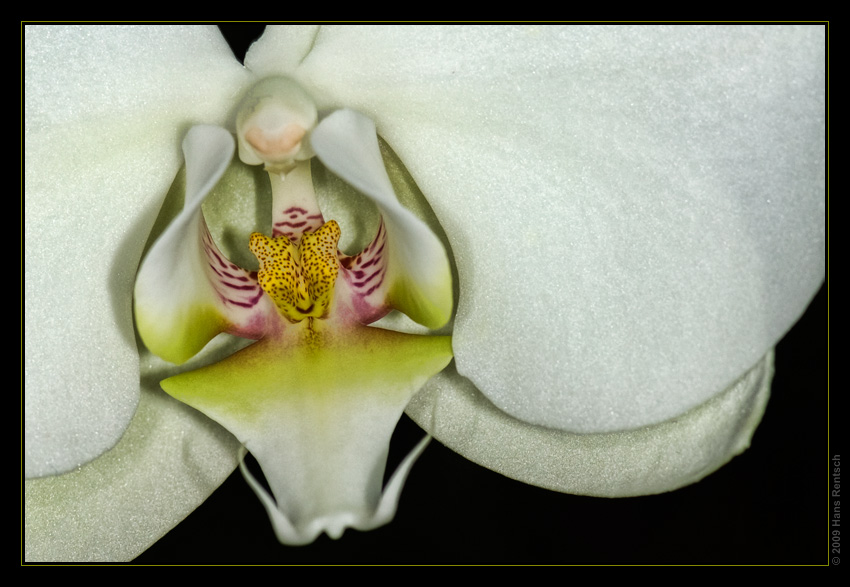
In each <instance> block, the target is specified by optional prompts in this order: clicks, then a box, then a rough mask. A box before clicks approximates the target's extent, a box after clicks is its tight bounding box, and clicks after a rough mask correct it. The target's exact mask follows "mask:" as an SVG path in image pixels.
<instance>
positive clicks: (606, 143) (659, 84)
mask: <svg viewBox="0 0 850 587" xmlns="http://www.w3.org/2000/svg"><path fill="white" fill-rule="evenodd" d="M287 32H288V31H286V30H284V31H281V33H280V34H281V35H285V34H287ZM271 33H272V34H274V32H273V31H272V32H271ZM267 34H268V33H267ZM298 42H303V41H302V40H299V41H298ZM312 43H313V45H312V49H310V52H309V54H308V55H307V56H306V57H305V58H303V59H302V60H301V61H300V64H299V66H298V67H297V68H296V69H295V70H294V75H295V77H296V78H297V79H299V80H300V81H302V83H304V84H305V85H306V87H307V89H308V90H310V91H311V92H312V93H313V94H314V95H315V96H316V98H317V100H319V102H320V105H322V106H325V107H340V106H346V107H350V108H354V109H358V110H360V111H362V112H364V113H365V114H367V115H369V116H371V117H373V118H374V120H375V121H376V123H377V127H378V130H379V133H380V134H381V135H382V136H383V137H384V138H385V139H386V140H387V142H388V143H389V144H390V146H391V147H392V148H393V149H394V150H395V151H396V152H397V153H398V155H399V156H400V158H401V159H402V161H404V163H405V164H406V165H407V167H408V169H409V170H410V172H411V174H412V175H413V177H414V178H415V179H416V181H417V183H418V184H419V187H420V188H422V191H423V192H424V193H425V195H426V197H427V198H428V200H429V202H430V203H431V205H432V206H433V207H434V210H435V212H436V214H437V216H438V217H439V219H440V221H441V222H442V224H443V226H444V228H445V229H446V233H447V234H448V236H449V240H450V241H451V244H452V248H453V250H454V254H455V258H456V261H457V265H458V270H459V274H460V280H461V283H460V304H459V307H458V314H457V319H456V322H455V331H454V341H455V342H454V346H455V352H456V361H457V366H458V372H459V373H461V374H462V375H465V376H467V377H468V378H469V379H470V380H471V381H472V382H473V383H474V384H475V385H476V386H477V387H478V388H479V389H480V390H481V391H482V392H483V393H484V394H485V395H486V396H487V397H488V398H489V399H490V400H491V401H492V402H493V403H494V404H495V405H496V406H498V407H499V408H500V409H502V410H505V411H506V412H508V413H510V414H512V415H514V416H516V417H518V418H521V419H524V420H526V421H529V422H533V423H537V424H543V425H547V426H551V427H557V428H560V429H563V430H569V431H573V432H604V431H616V430H625V429H630V428H634V427H639V426H643V425H647V424H655V423H658V422H662V421H664V420H666V419H669V418H672V417H675V416H677V415H680V414H682V413H684V412H686V411H687V410H689V409H691V408H693V407H694V406H696V405H698V404H700V403H702V402H704V401H706V400H708V399H709V398H710V397H712V396H713V395H714V394H716V393H718V391H719V390H722V389H724V388H726V387H727V386H728V385H730V384H731V383H732V382H733V381H735V380H736V379H737V378H738V377H739V376H740V375H741V374H742V373H743V372H745V371H746V370H747V369H748V368H749V367H750V366H751V365H753V364H754V363H755V362H756V361H758V360H759V358H760V357H761V356H762V355H764V354H765V353H766V352H767V351H768V350H769V349H770V348H771V347H772V346H773V345H774V344H775V343H776V341H777V340H778V339H779V338H780V337H781V336H782V334H783V333H784V332H785V331H787V329H788V328H789V327H790V325H791V324H793V322H794V321H795V320H796V319H797V317H799V315H800V314H801V313H802V311H803V309H804V308H805V307H806V304H807V303H808V302H809V300H810V299H811V297H812V295H814V292H815V291H816V290H817V287H818V286H819V284H820V283H821V282H822V280H823V275H824V161H825V159H824V157H825V148H824V28H823V27H822V26H804V27H790V26H779V27H778V26H764V27H741V26H728V27H716V26H707V27H681V26H671V27H646V26H636V27H586V26H578V27H569V26H566V27H560V26H559V27H549V26H516V27H502V26H498V27H495V26H478V27H427V26H417V27H407V26H405V27H384V26H382V27H377V28H374V29H364V28H363V27H323V28H322V29H321V30H320V31H319V32H318V34H317V35H316V37H315V39H313V40H312ZM295 45H297V43H295V44H294V45H293V46H295ZM291 52H292V53H298V52H299V51H297V50H294V51H291ZM269 55H270V53H269V52H262V55H256V56H255V55H254V54H253V51H252V52H251V53H249V56H248V59H247V60H246V63H247V64H248V65H249V66H251V67H252V68H254V70H255V71H258V72H260V73H263V74H267V73H280V72H287V71H289V68H290V67H291V63H284V62H279V61H275V60H274V59H273V58H270V57H269Z"/></svg>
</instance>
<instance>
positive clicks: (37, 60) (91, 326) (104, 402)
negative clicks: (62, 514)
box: [24, 25, 247, 477]
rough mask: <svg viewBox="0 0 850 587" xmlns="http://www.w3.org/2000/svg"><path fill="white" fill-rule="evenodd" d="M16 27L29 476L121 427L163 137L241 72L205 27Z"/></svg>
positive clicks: (173, 156)
mask: <svg viewBox="0 0 850 587" xmlns="http://www.w3.org/2000/svg"><path fill="white" fill-rule="evenodd" d="M24 32H25V38H24V64H25V69H26V76H25V79H24V84H25V85H24V95H25V102H26V103H25V111H26V124H25V129H24V132H25V137H24V140H25V143H26V149H25V151H24V170H25V171H24V172H25V181H24V183H25V205H26V222H25V226H24V241H25V247H24V254H25V263H24V284H25V285H24V288H25V292H24V295H25V300H26V313H25V325H24V328H25V331H26V337H25V341H24V345H25V347H24V360H25V366H24V370H25V374H26V378H25V406H24V418H25V420H24V431H25V438H24V445H25V463H24V464H25V472H26V476H27V477H34V476H42V475H50V474H56V473H60V472H65V471H70V470H73V469H75V468H77V467H79V466H80V465H81V464H82V463H85V462H87V461H89V460H91V459H93V458H94V457H96V456H98V455H99V454H101V453H102V452H104V451H105V450H107V449H109V448H110V447H112V446H113V445H114V444H115V443H116V442H117V441H118V439H119V438H120V436H121V434H122V433H123V432H124V430H125V428H126V427H127V425H128V423H129V420H130V418H131V416H132V414H133V412H134V410H135V408H136V404H137V402H138V397H139V384H138V353H137V351H136V348H135V337H134V333H133V327H132V320H131V319H130V318H129V316H130V301H129V300H130V298H131V295H130V293H131V291H132V282H133V274H134V269H135V267H136V266H137V264H138V260H139V258H140V257H141V253H142V247H143V244H144V242H145V237H146V235H147V234H148V233H149V231H150V226H151V224H152V223H153V220H154V216H155V214H156V209H155V206H156V205H157V203H158V202H159V201H160V199H161V197H162V194H163V193H165V192H166V191H167V189H168V185H169V183H170V182H171V181H172V179H173V178H174V175H175V173H176V172H177V170H178V167H179V157H178V156H177V145H176V143H175V137H178V136H180V134H181V131H184V129H185V125H186V124H187V123H190V122H192V121H194V120H198V119H199V118H201V119H205V120H207V121H210V122H217V123H220V122H223V121H224V118H225V117H226V115H227V108H228V106H227V105H228V104H229V101H230V96H231V95H232V93H233V92H234V90H235V88H236V87H238V86H239V84H241V83H243V80H244V79H245V78H246V76H247V74H246V72H245V71H244V70H243V69H242V68H241V66H240V65H239V64H238V63H237V62H236V61H235V60H234V59H233V57H232V54H231V53H230V49H229V48H228V47H227V45H226V43H224V41H223V40H222V39H221V36H220V35H219V33H218V31H217V30H216V29H215V28H212V27H143V26H127V27H102V26H94V27H85V26H52V25H51V26H32V25H28V26H26V27H25V31H24ZM140 47H143V48H145V50H140V49H139V48H140ZM164 88H167V89H168V91H163V89H164ZM57 239H58V240H57ZM57 284H61V286H59V289H57V287H58V286H57Z"/></svg>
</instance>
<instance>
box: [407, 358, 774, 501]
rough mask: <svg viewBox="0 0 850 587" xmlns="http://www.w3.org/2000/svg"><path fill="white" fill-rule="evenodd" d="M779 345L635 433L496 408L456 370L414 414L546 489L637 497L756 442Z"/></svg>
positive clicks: (465, 448)
mask: <svg viewBox="0 0 850 587" xmlns="http://www.w3.org/2000/svg"><path fill="white" fill-rule="evenodd" d="M772 378H773V353H772V352H771V353H769V354H768V355H767V356H766V357H765V358H764V359H762V360H761V361H759V363H758V364H757V365H756V366H755V367H753V368H752V369H751V370H750V371H749V372H748V373H747V374H746V375H744V377H742V378H741V379H740V380H739V381H737V382H736V383H735V384H734V385H733V386H731V387H730V388H729V389H727V390H726V391H724V392H723V393H721V394H719V395H718V396H716V397H714V398H712V399H711V400H710V401H708V402H706V403H705V404H704V405H702V406H699V407H697V408H695V409H693V410H691V411H689V412H688V413H686V414H684V415H683V416H680V417H678V418H676V419H675V420H671V421H669V422H664V423H662V424H657V425H655V426H647V427H645V428H641V429H638V430H630V431H627V432H609V433H601V434H572V433H569V432H560V431H557V430H552V429H549V428H542V427H540V426H530V425H528V424H526V423H524V422H522V421H520V420H517V419H516V418H512V417H511V416H509V415H507V414H505V413H504V412H502V411H501V410H499V409H497V408H496V407H495V406H494V405H493V404H492V403H491V402H490V401H488V400H487V398H485V397H484V396H483V395H481V393H480V392H479V391H478V390H477V389H475V386H474V385H472V384H471V383H470V382H469V381H468V380H464V378H462V377H461V376H459V375H458V374H457V373H456V372H454V371H453V370H449V369H447V370H446V371H444V372H443V373H440V374H439V375H437V376H436V377H434V378H433V379H432V380H431V381H429V382H428V384H427V385H426V387H425V388H424V389H423V391H422V392H421V393H420V394H419V395H417V396H416V397H415V398H414V400H413V401H412V402H411V403H410V405H409V406H408V407H407V410H406V411H407V414H408V415H409V416H411V417H412V418H413V419H414V420H415V421H416V422H417V423H418V424H419V425H420V426H422V427H423V428H425V429H426V430H429V431H430V432H431V433H432V434H433V435H434V437H435V438H436V439H437V440H439V441H440V442H442V443H443V444H445V445H447V446H449V447H450V448H452V449H453V450H455V451H456V452H458V453H460V454H461V455H463V456H465V457H466V458H468V459H470V460H471V461H473V462H476V463H478V464H480V465H483V466H485V467H487V468H488V469H492V470H494V471H497V472H499V473H502V474H503V475H507V476H508V477H511V478H513V479H518V480H521V481H524V482H525V483H531V484H533V485H537V486H540V487H545V488H547V489H553V490H556V491H562V492H565V493H573V494H576V495H593V496H597V497H629V496H635V495H651V494H654V493H663V492H665V491H672V490H674V489H678V488H679V487H683V486H685V485H689V484H691V483H695V482H697V481H699V480H700V479H702V478H703V477H705V476H706V475H709V474H710V473H713V472H714V471H715V470H716V469H718V468H719V467H721V466H723V465H725V464H726V463H727V462H728V461H729V460H730V459H731V458H732V457H734V456H735V455H737V454H739V453H741V452H743V451H744V450H746V449H747V447H749V445H750V438H751V437H752V435H753V432H755V429H756V426H757V425H758V423H759V422H760V421H761V417H762V414H763V413H764V409H765V406H766V405H767V400H768V398H769V396H770V382H771V380H772Z"/></svg>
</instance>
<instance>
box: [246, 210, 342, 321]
mask: <svg viewBox="0 0 850 587" xmlns="http://www.w3.org/2000/svg"><path fill="white" fill-rule="evenodd" d="M340 234H341V232H340V229H339V225H338V224H337V223H336V221H334V220H331V221H330V222H328V223H326V224H325V225H324V226H322V227H321V228H319V229H318V230H316V231H315V232H313V233H308V234H304V235H303V236H302V237H301V241H300V242H299V243H298V244H295V243H293V242H291V241H290V240H289V239H288V238H287V237H285V236H279V237H268V236H265V235H263V234H260V233H258V232H255V233H253V234H252V235H251V240H250V242H249V247H250V248H251V252H252V253H254V256H255V257H257V260H259V262H260V269H259V271H258V272H257V280H258V281H259V283H260V287H262V288H263V291H265V292H266V293H267V294H268V295H269V296H270V297H271V298H272V300H274V303H275V305H276V306H277V308H278V311H279V312H280V313H281V314H282V315H283V316H284V317H285V318H286V319H287V320H289V321H290V322H300V321H301V320H304V319H305V318H323V317H324V316H325V315H326V314H327V312H328V308H329V307H330V305H331V302H332V301H333V293H334V283H335V282H336V278H337V275H338V274H339V265H338V263H337V257H336V251H337V243H338V242H339V237H340Z"/></svg>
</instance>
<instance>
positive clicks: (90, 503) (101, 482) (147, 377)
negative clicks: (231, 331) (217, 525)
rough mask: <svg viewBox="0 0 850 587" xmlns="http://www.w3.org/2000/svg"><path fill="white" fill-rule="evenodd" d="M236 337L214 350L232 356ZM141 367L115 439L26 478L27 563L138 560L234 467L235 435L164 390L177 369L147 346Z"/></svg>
mask: <svg viewBox="0 0 850 587" xmlns="http://www.w3.org/2000/svg"><path fill="white" fill-rule="evenodd" d="M231 342H232V341H228V340H224V339H220V340H217V342H216V343H214V345H213V347H214V348H210V349H208V351H210V352H212V353H218V354H219V355H220V356H226V355H227V354H230V353H231V352H233V350H234V348H233V347H232V346H231ZM212 358H214V354H208V356H207V360H210V359H212ZM141 364H142V371H143V373H142V391H141V399H140V401H139V407H138V410H137V411H136V414H135V416H134V418H133V420H132V422H131V424H130V427H129V428H128V429H127V432H126V433H125V434H124V436H123V437H122V438H121V440H120V442H119V443H118V445H117V446H116V447H115V448H113V449H112V450H110V451H109V452H107V453H106V454H105V455H103V456H102V457H100V458H99V459H95V460H94V461H92V462H91V463H88V464H86V465H83V466H82V467H80V468H79V469H78V470H76V471H73V472H71V473H67V474H65V475H56V476H53V477H45V478H42V479H29V480H27V482H26V487H25V493H24V497H25V500H24V544H23V545H24V552H23V557H24V561H26V562H57V561H61V562H70V561H91V562H94V561H99V562H107V561H128V560H132V559H133V558H135V557H136V556H138V555H139V553H141V552H144V550H145V549H147V548H148V547H149V546H150V545H151V544H153V543H154V542H156V541H157V540H158V539H159V538H161V537H162V536H163V535H165V533H166V532H168V531H169V530H171V528H173V527H174V526H175V525H176V524H177V523H178V522H179V521H180V520H182V519H183V518H185V517H186V516H187V515H189V514H190V513H191V512H192V511H193V510H194V509H195V508H196V507H198V505H200V504H201V503H203V501H204V500H205V499H207V497H209V495H210V494H211V493H212V492H213V491H214V490H215V489H216V488H217V487H218V486H219V485H220V484H221V483H222V482H223V481H224V480H225V479H226V478H227V476H228V475H230V473H232V472H233V469H234V468H235V467H236V461H237V458H236V457H237V454H238V448H239V443H238V442H237V441H236V439H235V438H234V437H233V436H232V435H231V434H230V433H229V432H227V431H226V430H225V429H224V428H222V427H221V426H219V425H218V424H216V423H215V422H213V421H212V420H210V419H209V418H207V417H206V416H204V415H203V414H201V413H200V412H198V411H197V410H194V409H192V408H190V407H189V406H186V405H184V404H181V403H180V402H178V401H176V400H174V399H172V398H170V397H169V396H168V395H166V394H165V392H163V391H162V389H160V387H159V382H160V380H162V379H163V378H164V377H167V376H168V375H171V374H173V372H174V367H173V366H171V365H169V364H167V363H165V362H164V361H161V360H159V359H158V358H156V357H153V356H152V355H150V354H148V353H144V354H143V355H142V359H141ZM193 366H197V362H195V363H192V362H190V363H187V365H186V366H185V368H191V367H193ZM136 381H137V382H138V376H137V379H136ZM137 385H138V384H137Z"/></svg>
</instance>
